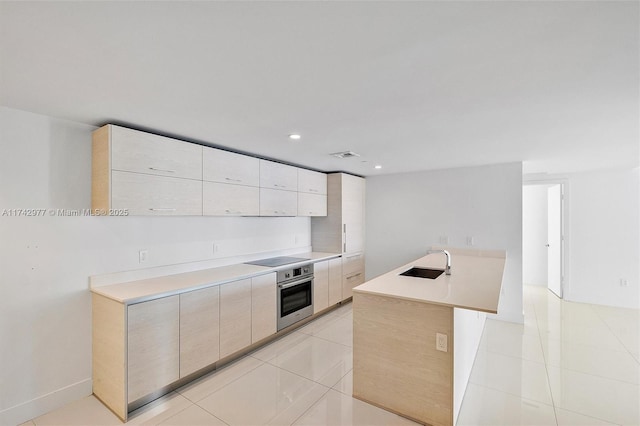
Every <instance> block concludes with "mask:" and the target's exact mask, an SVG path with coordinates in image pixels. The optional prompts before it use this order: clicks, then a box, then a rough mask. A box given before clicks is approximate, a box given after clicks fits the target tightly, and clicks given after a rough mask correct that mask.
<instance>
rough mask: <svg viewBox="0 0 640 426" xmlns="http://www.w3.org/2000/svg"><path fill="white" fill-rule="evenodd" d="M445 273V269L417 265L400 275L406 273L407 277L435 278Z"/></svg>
mask: <svg viewBox="0 0 640 426" xmlns="http://www.w3.org/2000/svg"><path fill="white" fill-rule="evenodd" d="M443 273H444V270H443V269H431V268H418V267H417V266H414V267H413V268H411V269H408V270H406V271H404V272H403V273H401V274H400V275H404V276H406V277H417V278H428V279H431V280H435V279H436V278H438V277H439V276H440V275H442V274H443Z"/></svg>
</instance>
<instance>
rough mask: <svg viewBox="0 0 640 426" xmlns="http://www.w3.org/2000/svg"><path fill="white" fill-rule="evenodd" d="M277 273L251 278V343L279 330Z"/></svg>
mask: <svg viewBox="0 0 640 426" xmlns="http://www.w3.org/2000/svg"><path fill="white" fill-rule="evenodd" d="M276 297H277V288H276V274H275V272H274V273H271V274H266V275H260V276H257V277H253V278H251V343H255V342H258V341H260V340H262V339H264V338H266V337H269V336H271V335H272V334H275V333H276V331H277V324H276V322H277V314H278V312H277V311H278V308H277V299H276Z"/></svg>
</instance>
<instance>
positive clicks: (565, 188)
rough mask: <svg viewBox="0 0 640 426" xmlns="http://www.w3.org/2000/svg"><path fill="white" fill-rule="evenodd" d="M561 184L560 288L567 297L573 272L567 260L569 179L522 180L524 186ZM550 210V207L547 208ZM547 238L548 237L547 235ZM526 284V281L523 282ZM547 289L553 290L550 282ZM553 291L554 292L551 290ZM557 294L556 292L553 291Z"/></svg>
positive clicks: (563, 296)
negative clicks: (550, 287) (571, 272)
mask: <svg viewBox="0 0 640 426" xmlns="http://www.w3.org/2000/svg"><path fill="white" fill-rule="evenodd" d="M558 184H559V185H560V188H561V191H562V200H563V202H562V205H561V209H560V214H561V224H560V225H561V229H562V233H563V240H562V242H563V244H562V250H561V258H560V271H561V274H562V277H561V282H560V288H561V290H562V291H561V294H562V298H563V299H565V298H566V297H567V295H569V294H570V289H571V274H570V268H569V262H567V259H570V250H571V244H570V243H571V239H570V234H571V232H570V227H569V225H570V223H569V217H570V215H569V207H570V203H569V201H570V197H569V194H570V186H569V180H568V179H566V178H551V177H550V178H548V179H544V178H539V179H526V178H524V177H523V180H522V186H523V187H524V186H532V185H546V186H549V185H558ZM547 211H548V209H547ZM545 238H547V237H546V236H545ZM523 285H524V282H523ZM547 290H548V291H550V292H551V290H549V283H547ZM551 293H553V292H551ZM553 294H554V295H555V293H553Z"/></svg>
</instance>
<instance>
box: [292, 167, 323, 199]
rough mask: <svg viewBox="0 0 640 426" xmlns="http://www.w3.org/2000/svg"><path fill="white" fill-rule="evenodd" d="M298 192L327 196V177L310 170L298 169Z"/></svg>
mask: <svg viewBox="0 0 640 426" xmlns="http://www.w3.org/2000/svg"><path fill="white" fill-rule="evenodd" d="M298 192H308V193H311V194H324V195H327V175H326V174H325V173H320V172H314V171H312V170H305V169H298Z"/></svg>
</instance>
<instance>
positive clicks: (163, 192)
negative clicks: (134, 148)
mask: <svg viewBox="0 0 640 426" xmlns="http://www.w3.org/2000/svg"><path fill="white" fill-rule="evenodd" d="M111 185H112V187H111V189H112V199H111V202H112V208H114V209H128V210H129V215H151V216H153V215H202V181H196V180H191V179H180V178H173V177H164V176H151V175H145V174H140V173H130V172H119V171H113V172H111Z"/></svg>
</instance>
